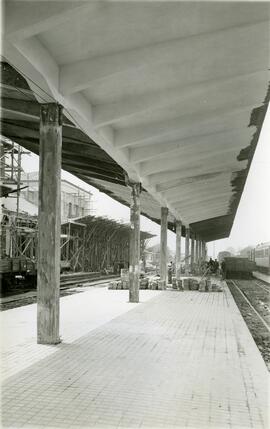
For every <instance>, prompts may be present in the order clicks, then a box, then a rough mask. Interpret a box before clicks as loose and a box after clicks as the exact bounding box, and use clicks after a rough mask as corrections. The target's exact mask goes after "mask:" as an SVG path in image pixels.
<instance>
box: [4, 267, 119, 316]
mask: <svg viewBox="0 0 270 429" xmlns="http://www.w3.org/2000/svg"><path fill="white" fill-rule="evenodd" d="M87 274H88V275H87ZM119 278H120V277H119V276H117V275H114V276H110V277H108V276H106V277H105V276H104V277H103V276H100V275H99V276H98V277H96V278H93V277H91V278H90V279H89V273H81V274H79V275H77V274H74V275H72V274H71V275H67V276H63V277H62V278H61V280H60V297H63V296H66V295H72V294H74V293H79V292H82V290H81V289H79V287H80V286H83V285H84V284H85V283H87V287H88V286H90V287H95V286H96V287H104V286H105V285H107V284H108V283H109V282H110V281H112V280H118V279H119ZM76 288H78V290H76ZM36 298H37V292H36V290H32V291H27V292H25V293H23V292H22V293H19V294H16V295H10V296H9V297H5V298H1V299H0V310H1V311H4V310H10V309H11V308H16V307H22V306H24V305H28V304H34V303H35V302H36Z"/></svg>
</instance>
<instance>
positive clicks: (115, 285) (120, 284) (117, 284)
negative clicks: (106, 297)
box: [108, 278, 152, 290]
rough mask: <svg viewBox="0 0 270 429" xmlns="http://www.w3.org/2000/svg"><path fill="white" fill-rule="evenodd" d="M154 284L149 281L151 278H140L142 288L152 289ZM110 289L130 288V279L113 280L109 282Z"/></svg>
mask: <svg viewBox="0 0 270 429" xmlns="http://www.w3.org/2000/svg"><path fill="white" fill-rule="evenodd" d="M150 286H152V285H151V284H150V282H149V279H147V278H144V279H140V289H152V287H150ZM108 289H112V290H123V289H125V290H127V289H129V281H128V280H124V279H121V280H118V281H113V282H110V283H109V286H108Z"/></svg>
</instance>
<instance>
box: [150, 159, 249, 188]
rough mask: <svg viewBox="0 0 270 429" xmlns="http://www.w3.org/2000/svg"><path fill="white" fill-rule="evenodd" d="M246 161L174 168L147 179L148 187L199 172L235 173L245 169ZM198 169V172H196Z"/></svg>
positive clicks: (224, 161) (196, 164) (197, 164)
mask: <svg viewBox="0 0 270 429" xmlns="http://www.w3.org/2000/svg"><path fill="white" fill-rule="evenodd" d="M246 163H247V161H236V160H235V161H234V162H226V160H223V162H219V163H216V164H214V165H204V166H202V165H200V164H199V163H198V162H196V163H193V164H189V166H188V167H186V168H182V169H179V168H176V169H175V170H174V171H169V172H168V171H166V172H161V173H155V174H152V175H150V176H148V177H147V180H148V182H149V185H151V186H156V185H161V184H164V183H170V182H171V181H172V180H176V179H183V178H185V177H190V176H191V175H193V174H196V172H197V171H200V173H201V174H209V173H213V172H217V171H219V172H227V173H229V172H232V173H233V172H235V171H239V170H241V169H243V168H245V167H246ZM198 169H199V170H198Z"/></svg>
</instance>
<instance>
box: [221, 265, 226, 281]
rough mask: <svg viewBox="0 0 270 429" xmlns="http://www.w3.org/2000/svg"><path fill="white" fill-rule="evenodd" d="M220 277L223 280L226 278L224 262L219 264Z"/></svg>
mask: <svg viewBox="0 0 270 429" xmlns="http://www.w3.org/2000/svg"><path fill="white" fill-rule="evenodd" d="M221 275H222V278H223V279H225V278H226V262H225V261H224V260H223V261H222V262H221Z"/></svg>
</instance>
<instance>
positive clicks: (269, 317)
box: [227, 280, 270, 371]
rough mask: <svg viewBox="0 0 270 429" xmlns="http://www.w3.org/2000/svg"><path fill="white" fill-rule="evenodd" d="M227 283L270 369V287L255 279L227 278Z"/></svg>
mask: <svg viewBox="0 0 270 429" xmlns="http://www.w3.org/2000/svg"><path fill="white" fill-rule="evenodd" d="M227 285H228V287H229V289H230V291H231V294H232V295H233V298H234V300H235V302H236V304H237V306H238V308H239V310H240V312H241V314H242V317H243V318H244V320H245V322H246V324H247V327H248V329H249V331H250V333H251V335H252V336H253V339H254V341H255V343H256V345H257V347H258V349H259V351H260V353H261V355H262V358H263V359H264V361H265V363H266V365H267V367H268V370H269V371H270V300H269V288H268V287H267V286H266V285H265V286H264V285H261V284H260V283H257V282H256V281H254V280H249V281H244V280H227Z"/></svg>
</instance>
